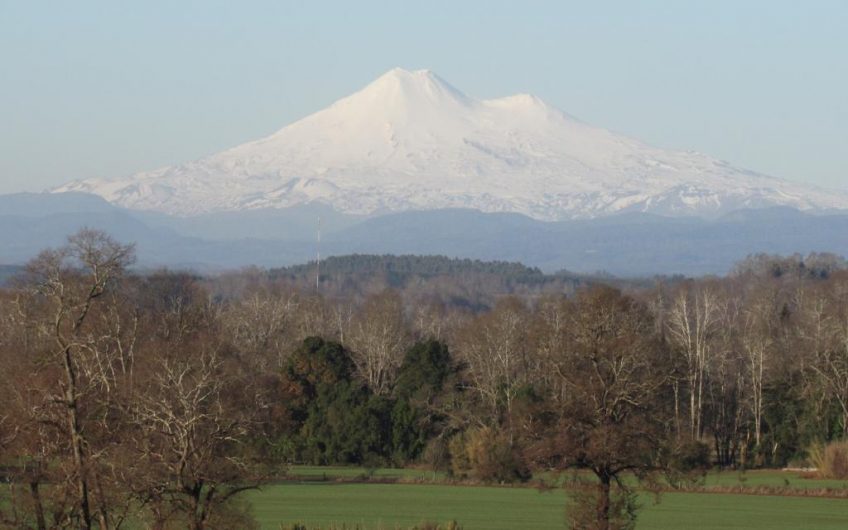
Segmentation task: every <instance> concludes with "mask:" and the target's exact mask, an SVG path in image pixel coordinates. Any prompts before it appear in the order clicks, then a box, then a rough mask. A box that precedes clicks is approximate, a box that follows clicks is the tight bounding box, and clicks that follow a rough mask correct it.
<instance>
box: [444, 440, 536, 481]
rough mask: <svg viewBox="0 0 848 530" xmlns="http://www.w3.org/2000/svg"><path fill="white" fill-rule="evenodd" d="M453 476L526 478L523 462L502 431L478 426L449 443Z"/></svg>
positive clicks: (479, 478) (481, 479) (484, 478)
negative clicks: (478, 427)
mask: <svg viewBox="0 0 848 530" xmlns="http://www.w3.org/2000/svg"><path fill="white" fill-rule="evenodd" d="M449 449H450V454H451V470H452V471H453V473H454V475H456V476H460V477H471V478H474V479H477V480H480V481H483V482H515V481H517V480H521V481H525V480H527V479H529V478H530V471H529V469H528V468H527V465H526V463H525V462H524V461H523V459H522V458H521V457H520V456H519V454H518V452H517V451H516V450H515V448H514V447H513V445H512V444H511V443H510V441H509V438H508V437H507V435H506V434H505V433H502V432H499V431H496V430H495V429H491V428H489V427H482V428H480V429H475V430H472V431H469V432H467V433H465V434H462V435H459V436H455V437H454V438H453V439H452V440H451V442H450V445H449Z"/></svg>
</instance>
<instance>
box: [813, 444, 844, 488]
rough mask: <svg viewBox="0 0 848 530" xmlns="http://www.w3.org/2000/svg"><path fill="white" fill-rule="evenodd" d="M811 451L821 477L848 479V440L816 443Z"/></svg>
mask: <svg viewBox="0 0 848 530" xmlns="http://www.w3.org/2000/svg"><path fill="white" fill-rule="evenodd" d="M809 452H810V462H811V463H812V464H813V466H814V467H815V468H816V475H817V476H818V477H819V478H831V479H837V480H845V479H848V441H841V442H831V443H829V444H827V445H822V444H816V445H813V446H812V447H811V448H810V451H809Z"/></svg>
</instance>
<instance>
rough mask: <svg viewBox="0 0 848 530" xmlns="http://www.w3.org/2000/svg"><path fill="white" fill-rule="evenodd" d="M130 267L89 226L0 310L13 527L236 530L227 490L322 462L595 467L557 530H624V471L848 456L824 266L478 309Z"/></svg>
mask: <svg viewBox="0 0 848 530" xmlns="http://www.w3.org/2000/svg"><path fill="white" fill-rule="evenodd" d="M132 263H133V248H132V246H131V245H124V244H121V243H119V242H116V241H114V240H113V239H111V238H110V237H108V236H107V235H105V234H103V233H101V232H97V231H91V230H84V231H81V232H79V233H78V234H76V235H74V236H72V237H71V238H70V239H69V241H68V244H67V245H65V246H63V247H61V248H59V249H53V250H47V251H45V252H43V253H42V254H40V255H39V256H38V257H37V258H35V259H33V260H32V261H31V262H30V263H29V264H28V265H27V266H26V268H25V270H24V271H23V272H22V273H20V274H18V275H17V277H16V278H15V279H14V280H13V281H12V282H11V283H10V284H9V285H8V286H7V287H5V288H3V289H2V290H0V373H2V374H3V379H4V381H3V383H4V384H3V385H0V403H3V407H2V409H0V451H1V452H0V478H2V479H4V480H5V483H6V487H5V490H4V494H3V496H2V497H0V521H2V524H4V525H6V526H9V527H14V528H34V529H39V530H41V529H47V528H100V529H103V530H106V529H117V528H125V527H128V526H133V525H134V526H133V527H137V526H139V525H141V526H143V527H148V528H155V529H167V528H186V527H189V528H193V529H196V530H200V529H204V528H250V527H251V525H252V524H253V523H252V522H251V519H250V516H249V511H247V510H246V509H245V507H244V506H243V505H242V504H241V501H240V495H239V494H240V493H241V492H243V491H245V490H247V489H250V488H254V487H257V486H259V485H261V484H262V483H264V482H266V481H268V480H271V479H274V478H279V477H281V476H283V475H284V473H285V466H286V465H289V464H298V463H311V464H359V465H365V466H370V467H376V466H383V465H394V466H405V465H421V466H428V467H430V468H432V469H434V470H443V471H445V472H447V473H448V474H450V475H451V476H453V477H455V478H457V479H463V478H465V479H470V480H478V481H496V482H506V481H520V480H526V479H528V478H529V477H530V476H531V474H532V473H533V472H536V471H540V470H565V469H584V470H588V471H589V472H590V475H591V476H592V477H594V478H593V479H592V481H590V482H588V483H586V484H584V485H583V486H584V487H582V488H578V489H577V490H576V491H577V492H578V493H575V494H574V498H575V499H578V500H579V501H580V502H578V503H577V504H575V507H574V508H573V509H570V510H569V514H570V515H569V516H570V517H571V522H572V525H573V526H574V527H575V528H604V529H608V528H625V527H628V525H631V524H632V521H633V518H634V517H635V503H634V493H633V490H632V485H631V483H630V482H628V481H625V480H623V477H624V476H625V475H627V476H630V475H635V476H636V477H637V478H639V479H641V480H643V481H645V483H647V484H651V483H653V482H655V481H657V480H659V479H660V478H663V479H664V480H670V481H672V482H673V481H675V480H678V479H679V478H680V477H681V476H683V475H685V474H686V473H688V472H691V471H693V470H698V469H704V468H707V467H710V466H720V467H725V468H727V467H730V468H740V467H757V466H784V465H787V464H790V463H793V462H800V461H802V460H803V459H804V458H806V456H807V452H808V451H809V449H810V448H811V447H813V446H814V445H815V444H817V443H826V442H828V441H832V440H840V439H845V438H846V437H848V268H846V264H845V261H844V260H842V259H841V258H838V257H835V256H832V255H826V254H817V255H810V256H806V257H801V256H791V257H773V256H753V257H750V258H748V259H747V260H745V261H743V262H741V263H740V264H738V266H737V267H736V268H735V269H734V271H733V272H732V273H731V274H729V275H728V276H726V277H722V278H701V279H692V280H681V279H679V278H676V279H674V280H673V281H656V282H654V283H653V284H652V285H644V284H629V285H621V284H619V285H617V286H609V285H602V284H600V283H599V282H588V283H589V284H581V285H574V284H569V285H568V286H566V285H564V284H560V285H559V289H558V290H556V291H549V292H548V291H546V292H537V291H534V292H532V294H528V293H524V294H525V295H524V296H522V293H517V294H512V295H503V294H497V293H495V294H490V295H488V296H487V297H480V298H478V299H477V301H478V302H480V303H475V304H468V303H465V301H462V302H458V303H455V302H456V299H455V298H454V297H453V296H452V295H451V296H436V294H438V291H437V290H436V289H434V287H433V286H434V285H441V284H444V285H450V284H451V279H450V271H449V270H448V271H447V272H443V273H436V272H434V276H437V277H440V276H439V275H441V274H445V275H447V276H446V277H445V278H442V279H441V280H439V282H443V283H435V284H429V286H428V287H426V288H422V284H421V283H420V282H415V281H410V282H407V283H404V284H403V285H402V288H400V289H391V288H388V289H387V288H385V286H384V285H379V283H374V282H373V281H371V280H368V279H363V280H362V282H364V285H359V286H358V287H356V288H351V289H352V291H355V292H356V295H355V296H349V295H346V294H345V291H344V290H329V292H328V293H323V292H316V291H315V287H314V284H313V285H304V284H303V282H302V281H301V278H300V277H299V276H297V277H294V276H288V275H286V274H280V273H273V274H269V273H265V272H263V271H257V270H245V271H242V272H239V273H230V274H226V275H221V276H217V277H200V276H196V275H192V274H187V273H182V272H171V271H159V272H155V273H147V274H139V273H134V272H132V271H131V269H130V267H131V265H132ZM436 270H437V271H438V270H439V269H438V268H437V269H436ZM510 270H512V269H510ZM453 285H455V286H456V285H457V284H453ZM478 287H479V288H481V289H484V287H485V286H479V285H478ZM348 294H349V293H348ZM466 300H467V299H466Z"/></svg>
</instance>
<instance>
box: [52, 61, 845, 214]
mask: <svg viewBox="0 0 848 530" xmlns="http://www.w3.org/2000/svg"><path fill="white" fill-rule="evenodd" d="M52 191H56V192H64V191H81V192H88V193H94V194H97V195H100V196H102V197H104V198H105V199H106V200H108V201H110V202H113V203H116V204H119V205H121V206H124V207H129V208H134V209H141V210H155V211H161V212H166V213H170V214H176V215H183V216H190V215H196V214H200V213H206V212H215V211H229V210H243V209H254V208H269V207H271V208H285V207H289V206H294V205H298V204H305V203H310V202H320V203H325V204H328V205H331V206H332V207H333V208H334V209H336V210H338V211H341V212H346V213H356V214H378V213H384V212H393V211H403V210H430V209H440V208H473V209H477V210H481V211H485V212H519V213H523V214H525V215H528V216H530V217H533V218H536V219H541V220H561V219H569V218H590V217H597V216H602V215H607V214H613V213H619V212H624V211H642V212H651V213H656V214H663V215H702V216H714V215H719V214H722V213H725V212H728V211H732V210H735V209H739V208H758V207H766V206H775V205H781V206H791V207H794V208H797V209H800V210H813V211H814V210H823V209H831V208H833V209H844V208H848V193H840V192H830V191H824V190H819V189H816V188H812V187H807V186H802V185H800V184H793V183H790V182H787V181H783V180H779V179H775V178H771V177H767V176H765V175H760V174H757V173H754V172H751V171H746V170H742V169H737V168H734V167H732V166H730V165H729V164H727V163H725V162H722V161H719V160H716V159H713V158H710V157H708V156H706V155H703V154H700V153H694V152H680V151H669V150H663V149H658V148H654V147H651V146H648V145H646V144H644V143H642V142H639V141H637V140H634V139H631V138H628V137H625V136H621V135H618V134H615V133H613V132H610V131H608V130H605V129H602V128H598V127H593V126H590V125H587V124H585V123H583V122H581V121H579V120H577V119H575V118H573V117H571V116H569V115H567V114H565V113H563V112H561V111H559V110H557V109H555V108H553V107H551V106H549V105H547V104H546V103H544V102H543V101H541V100H540V99H538V98H536V97H534V96H531V95H526V94H520V95H516V96H510V97H505V98H501V99H492V100H477V99H473V98H471V97H469V96H466V95H465V94H463V93H462V92H460V91H459V90H457V89H456V88H454V87H452V86H451V85H449V84H448V83H446V82H445V81H444V80H442V79H441V78H439V77H438V76H437V75H435V74H434V73H432V72H430V71H427V70H419V71H414V72H409V71H406V70H402V69H394V70H391V71H389V72H387V73H386V74H384V75H383V76H381V77H380V78H378V79H377V80H375V81H374V82H372V83H371V84H369V85H368V86H366V87H365V88H364V89H362V90H360V91H359V92H356V93H355V94H353V95H351V96H349V97H346V98H343V99H341V100H339V101H337V102H335V103H334V104H333V105H331V106H330V107H328V108H326V109H324V110H322V111H319V112H317V113H315V114H312V115H310V116H308V117H306V118H304V119H302V120H300V121H298V122H295V123H293V124H291V125H289V126H287V127H285V128H283V129H281V130H279V131H278V132H276V133H274V134H272V135H271V136H268V137H266V138H262V139H260V140H256V141H253V142H249V143H246V144H243V145H240V146H238V147H234V148H232V149H229V150H226V151H223V152H221V153H218V154H214V155H212V156H208V157H206V158H202V159H200V160H197V161H194V162H188V163H185V164H180V165H176V166H171V167H166V168H162V169H158V170H155V171H150V172H144V173H139V174H136V175H132V176H129V177H126V178H118V179H112V180H99V179H89V180H82V181H76V182H72V183H70V184H66V185H64V186H61V187H59V188H56V189H54V190H52Z"/></svg>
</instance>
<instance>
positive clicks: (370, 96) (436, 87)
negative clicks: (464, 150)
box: [341, 68, 472, 106]
mask: <svg viewBox="0 0 848 530" xmlns="http://www.w3.org/2000/svg"><path fill="white" fill-rule="evenodd" d="M348 100H353V101H357V102H361V101H362V100H365V101H366V102H369V103H372V104H373V103H378V104H381V105H384V106H389V105H393V104H404V105H427V106H430V105H436V106H443V105H446V104H447V105H468V104H469V103H471V101H472V100H471V98H469V97H468V96H466V95H465V94H463V93H462V92H461V91H460V90H458V89H457V88H455V87H453V86H452V85H451V84H450V83H448V82H447V81H445V80H444V79H442V78H441V77H439V76H438V75H436V73H434V72H433V71H431V70H404V69H403V68H392V69H391V70H389V71H388V72H386V73H384V74H383V75H381V76H380V77H378V78H377V79H375V80H374V81H372V82H371V83H370V84H368V86H366V87H365V88H363V89H362V90H360V91H359V92H357V93H355V94H353V95H352V96H350V97H348V98H344V99H342V100H341V102H345V101H348Z"/></svg>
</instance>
